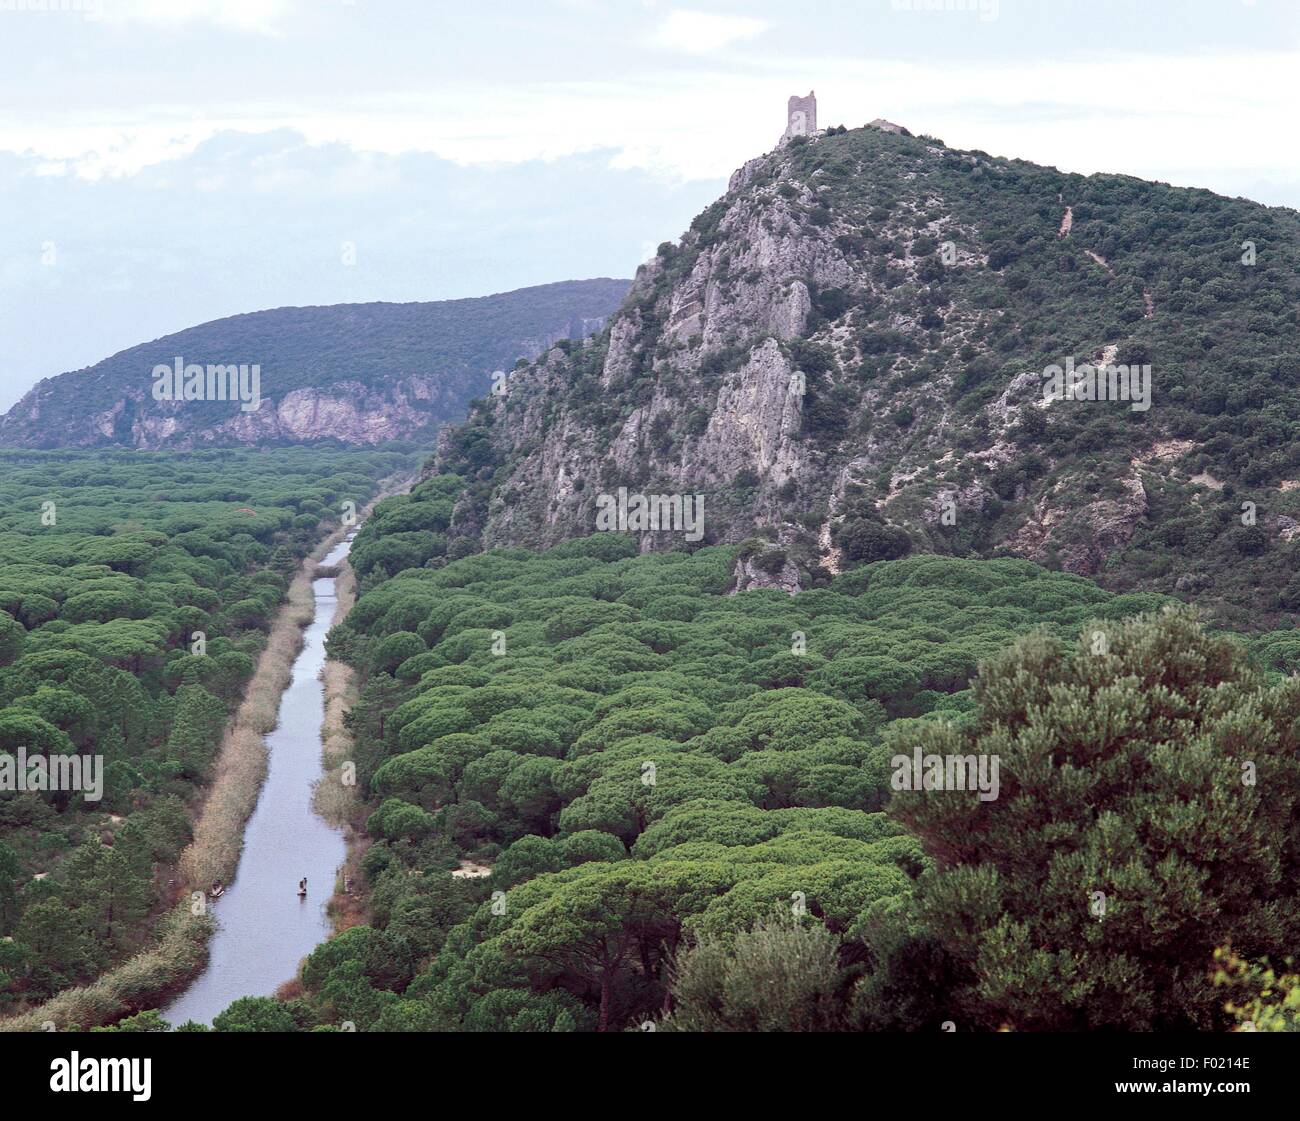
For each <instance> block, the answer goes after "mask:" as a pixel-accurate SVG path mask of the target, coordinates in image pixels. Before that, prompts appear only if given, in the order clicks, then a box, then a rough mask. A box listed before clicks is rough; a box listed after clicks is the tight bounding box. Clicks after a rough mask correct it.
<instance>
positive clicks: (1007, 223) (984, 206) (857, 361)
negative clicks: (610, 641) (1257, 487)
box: [430, 122, 1294, 591]
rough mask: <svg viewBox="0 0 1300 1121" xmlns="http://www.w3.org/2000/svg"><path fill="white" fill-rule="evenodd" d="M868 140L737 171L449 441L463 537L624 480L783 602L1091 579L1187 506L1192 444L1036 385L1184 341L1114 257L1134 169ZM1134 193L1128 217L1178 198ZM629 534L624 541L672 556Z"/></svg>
mask: <svg viewBox="0 0 1300 1121" xmlns="http://www.w3.org/2000/svg"><path fill="white" fill-rule="evenodd" d="M887 124H888V122H881V123H880V125H879V126H878V127H868V128H865V129H860V130H856V131H854V132H845V131H843V130H830V132H829V133H827V134H822V135H819V136H817V137H812V138H809V139H808V140H806V141H795V142H792V143H788V144H784V145H782V146H781V147H779V148H777V149H776V150H775V151H773V152H771V153H769V154H768V155H766V156H763V157H760V158H758V159H755V160H751V161H750V162H749V163H747V164H745V166H744V167H742V168H741V169H739V170H738V171H737V172H736V173H735V174H734V175H733V176H732V178H731V181H730V186H729V190H728V192H727V194H726V195H725V196H724V197H723V198H721V199H720V200H719V201H718V202H716V203H715V204H714V205H713V206H711V207H710V208H709V209H708V210H706V211H705V212H704V213H703V214H701V215H700V216H699V217H698V218H697V219H696V221H695V222H694V223H693V224H692V226H691V228H690V230H688V231H687V232H686V234H685V235H684V236H683V237H682V238H681V239H680V241H679V242H678V243H668V244H665V245H664V246H661V247H660V251H659V253H658V254H657V256H656V257H655V258H654V259H652V260H651V261H649V262H648V263H646V264H645V265H643V266H642V267H641V268H640V269H639V270H638V272H637V276H636V279H635V281H634V283H633V286H632V290H631V292H630V293H629V294H628V297H627V299H626V300H625V301H624V303H623V305H622V307H621V308H620V309H619V311H618V312H617V313H616V314H615V315H614V316H613V318H612V319H611V321H610V324H609V326H608V328H607V329H606V330H605V331H604V332H603V333H602V334H601V335H599V336H596V337H594V338H593V339H591V340H589V341H588V342H587V343H586V344H585V345H561V346H558V347H554V348H552V349H550V350H549V351H548V352H547V353H546V354H544V355H543V356H541V357H540V358H539V359H538V361H536V362H534V363H532V364H531V365H529V366H528V367H526V368H524V369H521V370H519V371H516V372H515V373H514V374H513V375H512V376H511V378H510V379H509V381H508V383H507V385H506V387H505V392H504V393H502V394H501V395H499V396H492V397H489V398H488V399H486V400H485V401H482V402H480V403H478V404H476V406H475V408H474V410H473V411H472V412H471V416H470V419H469V421H468V422H467V424H466V425H464V426H462V427H460V428H458V429H456V430H455V431H451V432H445V433H444V435H443V439H442V440H441V441H440V448H439V455H438V456H437V457H436V460H435V463H434V465H433V466H432V467H431V468H430V469H431V470H448V469H449V470H455V471H458V472H461V473H463V474H465V475H467V476H469V477H471V478H472V479H475V480H476V481H477V482H478V483H479V485H478V486H476V487H474V488H471V490H472V493H471V496H470V497H469V498H467V499H466V500H465V501H464V502H463V503H462V506H461V508H460V509H459V511H458V515H457V524H458V528H459V530H460V531H461V532H463V533H468V534H473V535H478V536H481V538H482V541H483V543H484V544H486V545H488V546H492V545H518V544H522V545H529V546H546V545H551V544H554V543H556V542H559V541H561V540H564V539H565V538H568V537H572V536H577V535H585V534H589V533H591V532H594V531H595V530H596V529H597V528H599V527H598V525H597V521H596V517H597V514H598V512H599V509H600V506H599V500H600V496H602V495H608V494H612V493H614V492H615V491H617V490H618V488H620V487H622V488H627V490H628V491H630V492H639V493H644V494H647V495H677V494H689V495H694V494H699V495H702V496H703V499H704V504H705V538H704V539H705V540H706V541H708V542H742V541H744V542H747V548H746V550H745V551H744V552H743V555H742V560H741V563H740V565H739V567H738V571H737V581H738V586H746V587H751V586H764V587H774V588H782V589H784V590H787V591H790V590H794V589H795V588H797V587H800V586H807V585H808V584H809V582H816V581H818V580H820V579H823V578H825V577H826V576H827V575H828V574H833V573H835V572H838V571H840V570H841V569H842V568H843V567H846V566H849V565H852V564H860V563H864V562H865V561H869V560H871V559H876V558H878V557H888V556H893V555H899V553H900V552H905V551H908V550H911V551H934V552H945V553H947V552H952V553H957V554H959V555H972V554H976V555H993V554H995V553H997V552H1011V553H1015V554H1018V555H1021V556H1027V557H1030V558H1032V559H1035V560H1038V561H1041V562H1043V563H1045V564H1050V565H1054V566H1059V567H1061V568H1064V569H1066V570H1067V571H1071V572H1077V573H1081V574H1092V573H1097V572H1098V571H1100V570H1101V569H1102V568H1103V567H1104V566H1106V565H1107V563H1108V560H1109V558H1111V557H1113V556H1114V555H1115V554H1117V553H1120V552H1123V550H1125V549H1126V548H1128V547H1129V546H1130V544H1131V543H1132V542H1133V540H1134V535H1135V534H1136V533H1137V532H1138V531H1139V530H1140V529H1142V528H1143V527H1144V526H1149V525H1150V518H1151V509H1152V506H1151V502H1150V500H1149V499H1150V495H1149V491H1150V489H1151V487H1153V486H1155V487H1159V488H1170V487H1172V488H1174V489H1175V490H1176V491H1177V492H1178V493H1179V494H1181V495H1185V494H1186V493H1187V492H1190V491H1193V490H1195V483H1196V478H1194V477H1193V476H1194V467H1193V464H1194V462H1195V459H1196V456H1197V455H1198V454H1201V453H1203V448H1202V447H1201V446H1199V445H1197V444H1196V443H1195V442H1194V441H1190V440H1184V441H1181V442H1179V441H1173V440H1171V439H1170V436H1171V432H1172V431H1173V429H1175V428H1178V427H1181V428H1184V429H1185V428H1187V427H1188V422H1187V420H1186V418H1185V417H1184V418H1181V419H1180V418H1177V417H1174V418H1173V419H1172V420H1171V419H1167V414H1164V413H1162V412H1160V411H1159V410H1156V411H1152V412H1149V413H1147V412H1142V413H1136V412H1134V411H1133V409H1131V408H1130V406H1129V405H1128V404H1127V403H1125V402H1122V401H1121V402H1117V401H1100V400H1098V401H1086V400H1085V401H1080V400H1071V401H1068V402H1063V401H1056V402H1055V403H1053V402H1050V401H1048V400H1046V399H1045V397H1044V394H1043V376H1042V371H1043V369H1044V367H1045V366H1046V365H1048V364H1050V363H1053V362H1056V363H1059V362H1061V361H1063V360H1065V359H1067V358H1073V359H1075V360H1077V361H1078V362H1079V363H1086V362H1093V363H1098V364H1106V363H1114V362H1115V361H1117V360H1118V361H1120V362H1127V361H1143V360H1146V356H1147V355H1149V354H1150V353H1152V352H1154V351H1156V350H1157V348H1158V347H1160V346H1168V347H1170V348H1174V347H1179V348H1180V349H1181V350H1186V347H1185V346H1183V345H1182V341H1181V340H1182V338H1183V336H1184V334H1185V330H1186V323H1185V322H1182V321H1180V319H1179V317H1178V316H1174V315H1170V314H1162V311H1161V308H1162V300H1164V299H1166V298H1167V299H1169V300H1171V301H1175V302H1176V301H1177V299H1178V292H1177V289H1178V287H1179V286H1180V285H1182V286H1183V287H1185V283H1184V282H1182V281H1180V280H1179V279H1178V278H1177V277H1175V276H1173V275H1172V274H1171V275H1170V277H1168V278H1166V279H1164V280H1163V281H1161V282H1160V283H1156V282H1155V281H1153V280H1152V279H1151V278H1152V275H1153V270H1152V267H1151V266H1150V264H1149V263H1147V264H1144V265H1143V266H1142V269H1143V272H1142V274H1141V275H1139V274H1138V273H1137V272H1136V271H1133V269H1135V268H1136V266H1133V267H1132V268H1130V266H1129V264H1128V262H1126V260H1125V259H1124V258H1123V257H1122V256H1121V255H1119V254H1116V253H1115V252H1114V250H1113V248H1112V247H1111V243H1110V242H1108V241H1107V238H1109V237H1110V236H1111V235H1110V233H1109V231H1110V230H1111V229H1112V228H1113V227H1114V226H1115V225H1118V224H1120V223H1123V222H1126V221H1128V220H1129V218H1128V211H1127V210H1126V202H1125V199H1126V198H1127V197H1129V196H1131V195H1132V194H1133V192H1134V191H1135V190H1137V188H1135V187H1134V186H1133V184H1134V183H1136V182H1137V181H1135V180H1129V179H1125V178H1123V177H1118V176H1115V177H1110V178H1111V179H1113V180H1114V190H1115V197H1116V201H1115V202H1114V203H1110V202H1107V204H1106V205H1105V206H1103V205H1101V203H1099V202H1098V201H1097V200H1098V199H1099V198H1103V197H1104V195H1103V192H1102V189H1101V188H1100V187H1097V186H1094V185H1093V182H1092V180H1085V179H1083V178H1082V177H1079V176H1069V175H1065V174H1063V173H1060V172H1056V171H1055V170H1054V169H1050V168H1035V167H1034V166H1033V165H1028V164H1024V163H1022V162H1019V161H1007V160H998V159H993V158H992V157H989V156H987V155H985V154H984V153H979V152H973V153H972V152H956V151H953V150H950V149H948V148H946V147H944V146H943V145H942V144H941V143H940V142H938V141H934V140H931V139H929V138H924V137H919V138H918V137H913V136H911V135H910V134H909V133H907V132H906V130H901V129H899V128H897V126H889V127H885V126H886V125H887ZM1095 178H1097V177H1094V179H1095ZM1109 186H1110V184H1107V187H1108V188H1109ZM1140 186H1141V188H1142V190H1144V191H1146V192H1147V194H1145V195H1144V196H1143V197H1144V198H1145V200H1146V201H1145V202H1144V205H1148V206H1150V205H1158V206H1161V207H1165V208H1167V209H1168V211H1169V212H1171V213H1173V214H1177V213H1179V212H1181V211H1186V210H1187V209H1188V208H1189V207H1190V206H1192V205H1193V200H1192V199H1191V197H1190V196H1189V195H1188V193H1187V192H1181V193H1180V192H1179V191H1178V189H1176V188H1165V187H1160V186H1159V185H1154V184H1142V185H1140ZM1157 191H1159V192H1163V193H1161V194H1159V195H1158V197H1157ZM1166 196H1167V197H1166ZM1080 198H1088V199H1090V200H1091V201H1090V202H1089V204H1088V205H1087V206H1082V205H1078V204H1075V205H1073V216H1074V222H1073V224H1072V226H1071V229H1070V230H1067V231H1066V232H1064V233H1062V232H1061V225H1062V215H1063V214H1064V213H1065V212H1066V211H1067V209H1069V208H1070V207H1071V201H1072V199H1074V200H1077V199H1080ZM1152 198H1155V199H1156V201H1155V202H1152ZM1221 201H1222V202H1223V203H1224V204H1225V205H1227V204H1229V203H1230V202H1231V200H1221ZM1234 205H1235V204H1234ZM1242 205H1243V206H1246V207H1249V206H1251V205H1252V204H1242ZM1256 209H1261V208H1256ZM1247 213H1250V212H1249V211H1247ZM1174 221H1178V219H1176V218H1175V219H1174ZM1089 238H1091V239H1093V241H1092V242H1090V241H1089V240H1087V239H1089ZM1092 244H1096V245H1097V246H1100V247H1102V248H1106V249H1107V254H1103V253H1101V252H1100V251H1099V250H1096V249H1093V248H1091V245H1092ZM1099 259H1102V260H1104V262H1105V264H1104V266H1103V265H1099V264H1097V261H1098V260H1099ZM1153 289H1154V294H1153ZM1166 291H1168V293H1169V294H1168V296H1166V295H1165V293H1166ZM1153 308H1154V311H1153V310H1152V309H1153ZM1206 345H1207V346H1208V345H1209V344H1208V343H1207V344H1206ZM1193 357H1194V358H1195V357H1196V356H1193ZM1188 399H1191V398H1188ZM1048 405H1051V407H1050V408H1049V407H1048ZM1090 426H1091V427H1090ZM1175 447H1176V454H1170V455H1167V454H1164V453H1161V452H1158V451H1157V452H1152V449H1153V448H1156V449H1159V448H1175ZM1166 505H1168V504H1167V503H1166ZM1293 520H1294V519H1293ZM1270 524H1271V523H1270ZM1278 525H1279V528H1277V529H1276V533H1278V534H1282V533H1284V532H1286V531H1288V529H1289V526H1282V525H1281V523H1278ZM1270 532H1272V530H1270ZM639 533H640V544H641V548H642V550H643V551H648V550H652V549H663V548H673V547H680V546H681V545H682V543H683V535H682V534H681V533H680V532H675V531H674V528H673V527H668V528H667V529H665V528H664V527H663V526H659V527H657V528H655V529H653V530H640V531H639Z"/></svg>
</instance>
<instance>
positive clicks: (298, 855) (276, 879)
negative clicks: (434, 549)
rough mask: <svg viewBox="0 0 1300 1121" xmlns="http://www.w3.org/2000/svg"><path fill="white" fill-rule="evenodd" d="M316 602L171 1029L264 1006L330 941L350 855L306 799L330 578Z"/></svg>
mask: <svg viewBox="0 0 1300 1121" xmlns="http://www.w3.org/2000/svg"><path fill="white" fill-rule="evenodd" d="M350 543H351V542H350V540H349V541H342V542H340V543H339V544H338V545H336V546H335V547H334V548H333V549H332V550H331V551H330V553H329V555H328V556H327V557H325V559H324V560H323V561H322V562H321V563H322V564H324V565H335V564H338V563H339V562H340V561H342V560H343V558H344V557H346V556H347V553H348V548H349V545H350ZM312 593H313V594H314V596H315V599H316V617H315V619H314V620H313V621H312V623H311V624H310V625H309V626H308V627H307V629H306V631H305V632H304V636H303V637H304V642H303V648H302V652H301V653H300V654H299V655H298V658H297V660H296V661H295V662H294V664H293V680H292V681H291V682H290V684H289V687H288V688H287V689H286V690H285V691H284V695H283V696H282V697H281V699H280V721H279V724H278V725H277V727H276V729H275V731H273V732H272V733H270V735H268V736H267V737H266V746H267V751H268V755H269V758H268V760H267V775H266V782H265V783H264V784H263V786H262V792H261V796H260V797H259V798H258V801H257V807H256V808H255V809H254V810H253V814H252V816H251V817H250V818H249V819H248V825H247V826H246V828H245V830H244V848H243V853H242V854H241V856H240V858H239V870H238V872H236V874H235V879H234V882H233V883H231V884H229V885H228V886H227V887H226V891H225V894H224V895H222V897H221V898H220V899H218V900H217V901H215V902H214V903H213V904H212V913H213V915H214V916H215V917H216V920H217V930H216V933H215V934H214V935H213V937H212V942H211V944H210V947H209V950H210V956H209V959H208V964H207V967H206V968H205V969H204V971H203V972H202V973H201V974H200V975H199V977H198V978H197V979H196V980H195V981H194V983H193V984H192V985H191V986H190V987H189V988H188V989H187V990H186V991H185V992H184V993H182V994H181V995H180V996H178V997H177V998H176V999H175V1000H173V1001H172V1003H171V1004H169V1005H168V1006H167V1007H165V1008H164V1009H163V1012H162V1014H163V1018H164V1019H165V1020H167V1021H169V1022H170V1023H171V1024H172V1025H177V1024H182V1023H184V1022H185V1021H186V1020H197V1021H199V1022H201V1023H205V1024H210V1023H212V1018H213V1017H214V1016H215V1015H216V1014H217V1013H218V1012H221V1011H223V1010H224V1009H226V1008H227V1007H228V1006H229V1005H230V1003H231V1001H234V1000H237V999H238V998H239V997H241V996H270V995H271V994H272V993H274V992H275V990H276V989H277V988H278V987H279V986H280V985H281V984H282V983H283V982H285V981H288V980H290V979H291V978H293V977H294V976H296V975H297V972H298V964H299V962H301V961H302V959H303V958H304V957H306V956H307V955H308V954H309V953H311V951H312V950H313V949H314V948H315V947H316V946H317V945H319V944H320V943H321V942H323V941H324V940H325V939H326V938H327V937H328V936H329V934H330V922H329V919H328V917H327V916H326V914H325V905H326V904H327V903H328V902H329V898H330V896H331V895H332V894H333V893H334V877H335V874H336V872H337V871H338V869H339V867H340V866H341V865H342V864H343V860H344V857H345V855H346V852H345V845H344V841H343V834H342V833H341V832H340V831H339V830H337V829H335V828H333V827H332V826H330V825H328V824H326V822H325V820H324V819H323V818H321V817H320V816H319V815H318V814H317V813H316V812H315V811H314V810H313V809H312V805H311V799H312V786H313V784H314V783H315V782H316V781H317V779H319V778H320V777H321V774H322V767H321V740H320V728H321V721H322V720H323V719H324V716H325V698H324V692H323V686H322V684H321V681H320V680H319V674H320V671H321V667H322V666H323V665H324V664H325V634H326V632H327V631H328V630H329V628H330V622H331V620H332V618H333V615H334V607H335V597H334V578H333V577H328V578H324V579H319V580H314V581H312ZM304 876H305V877H306V878H307V897H306V898H305V899H301V898H299V896H298V881H299V880H301V879H302V878H303V877H304Z"/></svg>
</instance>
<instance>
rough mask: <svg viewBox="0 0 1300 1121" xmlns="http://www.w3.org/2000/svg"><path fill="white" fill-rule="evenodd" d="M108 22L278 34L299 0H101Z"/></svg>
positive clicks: (105, 18) (103, 15)
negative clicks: (193, 25) (211, 27)
mask: <svg viewBox="0 0 1300 1121" xmlns="http://www.w3.org/2000/svg"><path fill="white" fill-rule="evenodd" d="M100 3H101V4H102V6H103V7H102V16H101V17H100V18H101V19H102V20H103V21H104V22H105V23H143V24H152V25H154V26H163V27H166V26H172V27H182V26H185V25H187V24H208V25H210V26H214V27H220V28H224V29H226V30H229V31H244V32H251V33H254V34H258V35H277V34H279V33H280V31H281V29H282V27H283V23H284V20H285V18H286V17H287V16H289V15H290V14H291V13H292V11H293V8H294V7H295V4H296V0H100Z"/></svg>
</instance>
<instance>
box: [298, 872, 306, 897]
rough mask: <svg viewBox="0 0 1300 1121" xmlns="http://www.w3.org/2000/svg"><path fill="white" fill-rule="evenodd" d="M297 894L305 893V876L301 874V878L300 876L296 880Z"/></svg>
mask: <svg viewBox="0 0 1300 1121" xmlns="http://www.w3.org/2000/svg"><path fill="white" fill-rule="evenodd" d="M298 894H299V895H306V894H307V877H306V876H303V878H302V879H301V880H299V881H298Z"/></svg>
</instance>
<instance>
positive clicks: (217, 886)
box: [208, 881, 226, 899]
mask: <svg viewBox="0 0 1300 1121" xmlns="http://www.w3.org/2000/svg"><path fill="white" fill-rule="evenodd" d="M225 894H226V885H225V884H223V883H221V882H220V881H217V882H215V883H213V885H212V890H211V891H210V892H208V898H209V899H220V898H221V897H222V896H223V895H225Z"/></svg>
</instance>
